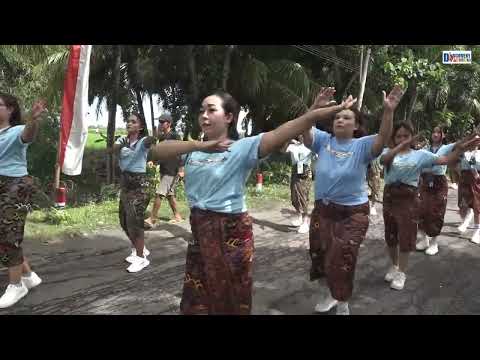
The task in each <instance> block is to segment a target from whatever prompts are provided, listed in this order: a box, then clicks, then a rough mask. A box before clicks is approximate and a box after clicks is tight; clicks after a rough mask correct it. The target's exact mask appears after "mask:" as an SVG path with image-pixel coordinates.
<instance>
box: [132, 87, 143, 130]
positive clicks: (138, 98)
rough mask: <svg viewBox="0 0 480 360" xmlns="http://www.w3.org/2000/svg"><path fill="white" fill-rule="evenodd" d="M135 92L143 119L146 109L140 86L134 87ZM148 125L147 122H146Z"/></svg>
mask: <svg viewBox="0 0 480 360" xmlns="http://www.w3.org/2000/svg"><path fill="white" fill-rule="evenodd" d="M133 91H134V92H135V97H136V98H137V107H138V112H139V113H140V115H141V116H142V117H143V120H145V111H143V98H142V92H141V91H140V89H139V88H138V87H135V88H134V89H133ZM145 125H146V124H145Z"/></svg>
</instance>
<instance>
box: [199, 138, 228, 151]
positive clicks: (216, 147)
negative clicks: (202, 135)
mask: <svg viewBox="0 0 480 360" xmlns="http://www.w3.org/2000/svg"><path fill="white" fill-rule="evenodd" d="M232 144H233V141H232V140H208V141H202V142H198V150H199V151H218V152H223V151H227V150H228V149H229V147H230V145H232Z"/></svg>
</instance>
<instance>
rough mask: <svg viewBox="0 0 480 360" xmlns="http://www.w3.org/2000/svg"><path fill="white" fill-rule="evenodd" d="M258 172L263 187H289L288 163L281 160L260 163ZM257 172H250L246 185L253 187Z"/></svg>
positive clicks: (289, 171)
mask: <svg viewBox="0 0 480 360" xmlns="http://www.w3.org/2000/svg"><path fill="white" fill-rule="evenodd" d="M259 170H260V171H261V172H262V174H263V183H264V184H265V185H270V184H277V185H289V184H290V174H291V171H292V167H291V165H290V163H289V162H287V161H285V160H283V159H271V158H269V159H267V160H264V161H262V162H261V163H260V165H259ZM256 174H257V171H252V173H251V174H250V177H249V179H248V184H250V185H254V184H256V182H257V179H256Z"/></svg>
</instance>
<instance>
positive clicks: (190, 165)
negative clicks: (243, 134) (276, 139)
mask: <svg viewBox="0 0 480 360" xmlns="http://www.w3.org/2000/svg"><path fill="white" fill-rule="evenodd" d="M262 136H263V134H259V135H257V136H252V137H247V138H243V139H241V140H238V141H235V142H234V143H233V144H232V145H231V146H230V148H229V149H228V151H224V152H215V153H207V152H201V151H194V152H192V153H190V154H187V155H183V156H182V160H183V161H184V163H185V191H186V194H187V200H188V203H189V206H190V208H199V209H203V210H210V211H215V212H221V213H228V214H239V213H243V212H246V211H247V206H246V202H245V183H246V181H247V179H248V176H249V175H250V172H251V171H252V169H253V168H254V167H255V166H256V165H257V162H258V160H259V159H258V150H259V145H260V140H261V138H262Z"/></svg>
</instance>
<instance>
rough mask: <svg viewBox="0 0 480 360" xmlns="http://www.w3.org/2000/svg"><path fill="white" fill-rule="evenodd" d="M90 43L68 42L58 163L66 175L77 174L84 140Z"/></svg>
mask: <svg viewBox="0 0 480 360" xmlns="http://www.w3.org/2000/svg"><path fill="white" fill-rule="evenodd" d="M91 52H92V45H72V47H71V49H70V56H69V59H68V68H67V72H66V74H65V81H64V86H63V103H62V114H61V116H60V144H59V146H60V148H59V151H58V164H59V166H60V167H61V169H62V172H63V173H64V174H66V175H80V173H81V172H82V159H83V151H84V149H85V145H86V143H87V135H88V124H87V109H88V76H89V73H90V54H91Z"/></svg>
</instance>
